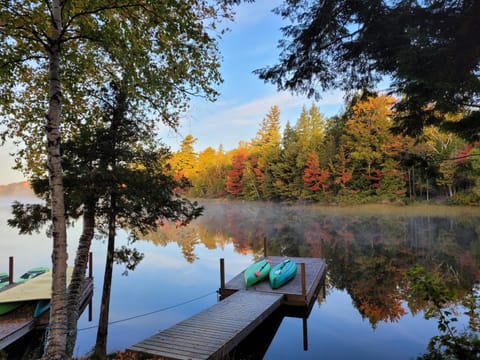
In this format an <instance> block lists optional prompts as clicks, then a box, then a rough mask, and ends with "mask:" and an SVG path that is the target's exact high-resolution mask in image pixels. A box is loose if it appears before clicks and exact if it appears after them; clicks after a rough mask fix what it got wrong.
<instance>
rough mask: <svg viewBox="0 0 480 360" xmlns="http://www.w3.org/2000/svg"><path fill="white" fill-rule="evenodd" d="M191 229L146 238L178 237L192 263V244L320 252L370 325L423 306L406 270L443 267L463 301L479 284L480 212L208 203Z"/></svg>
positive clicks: (257, 253)
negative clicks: (412, 293)
mask: <svg viewBox="0 0 480 360" xmlns="http://www.w3.org/2000/svg"><path fill="white" fill-rule="evenodd" d="M202 205H204V206H205V212H204V215H203V216H202V217H201V218H199V219H197V220H196V221H195V222H194V223H192V224H191V225H190V226H188V227H187V228H177V227H176V226H175V224H165V225H164V226H163V228H162V230H161V231H159V232H157V233H155V234H150V235H149V236H148V239H149V240H151V241H153V242H154V243H155V244H158V245H162V246H165V245H166V244H167V243H169V242H176V243H177V244H178V245H179V246H180V247H181V249H182V253H183V255H184V257H185V258H186V259H187V260H188V261H189V262H194V261H195V259H196V256H195V246H196V245H197V244H200V243H202V244H204V245H205V246H206V247H207V248H208V249H215V248H217V247H224V246H225V245H226V244H233V245H234V248H235V251H236V252H238V253H242V254H248V253H252V254H253V255H254V257H255V258H259V257H261V256H263V245H264V238H266V239H267V240H268V254H269V255H277V256H291V257H296V256H299V257H323V258H325V260H326V263H327V276H326V289H327V292H328V291H329V289H333V288H336V289H338V290H344V291H346V292H348V294H349V295H350V296H351V298H352V300H353V304H354V306H355V308H356V309H357V310H358V311H359V313H360V314H361V315H362V317H363V318H364V319H368V321H369V322H370V324H371V326H372V328H375V327H376V326H377V324H378V323H379V322H381V321H383V322H394V321H398V320H399V319H400V318H401V317H402V316H404V315H405V314H406V307H409V310H410V311H411V312H412V313H414V314H415V313H417V312H418V311H420V310H423V309H424V308H423V307H422V303H421V302H419V301H412V299H411V298H409V295H408V291H407V290H408V289H407V282H406V279H405V277H404V273H405V272H406V271H407V270H408V269H410V268H411V267H413V266H415V265H419V266H422V267H423V268H425V269H426V270H427V271H432V272H438V273H439V274H440V275H441V276H442V278H443V279H444V281H445V282H446V283H447V284H448V286H449V287H450V288H452V289H453V290H454V291H455V294H456V295H455V300H456V301H460V300H461V299H463V298H464V297H465V296H466V295H467V294H468V293H470V292H471V291H472V289H473V288H474V286H475V284H476V283H478V282H479V281H480V270H479V269H480V225H479V224H480V221H479V220H480V209H473V208H448V207H442V206H429V207H392V206H361V207H354V208H347V207H318V206H304V205H272V204H268V203H254V202H221V201H207V202H204V203H203V204H202Z"/></svg>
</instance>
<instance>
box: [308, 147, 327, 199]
mask: <svg viewBox="0 0 480 360" xmlns="http://www.w3.org/2000/svg"><path fill="white" fill-rule="evenodd" d="M329 176H330V171H328V169H323V170H322V169H320V165H319V159H318V155H317V153H316V152H314V151H310V152H309V153H308V155H307V163H306V168H305V170H304V172H303V181H304V183H305V186H306V187H307V188H308V189H309V190H311V191H318V190H320V188H322V190H323V192H325V190H326V189H328V188H329V187H330V185H329V184H328V178H329Z"/></svg>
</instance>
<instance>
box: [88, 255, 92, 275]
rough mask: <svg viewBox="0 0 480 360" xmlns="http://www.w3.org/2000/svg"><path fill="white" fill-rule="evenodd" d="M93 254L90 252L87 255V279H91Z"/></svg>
mask: <svg viewBox="0 0 480 360" xmlns="http://www.w3.org/2000/svg"><path fill="white" fill-rule="evenodd" d="M92 265H93V254H92V252H89V253H88V277H89V278H90V279H93V267H92Z"/></svg>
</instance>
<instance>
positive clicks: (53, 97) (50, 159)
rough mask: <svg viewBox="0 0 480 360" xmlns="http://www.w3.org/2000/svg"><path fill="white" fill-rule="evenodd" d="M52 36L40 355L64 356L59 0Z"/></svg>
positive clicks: (55, 4)
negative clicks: (48, 257) (45, 304)
mask: <svg viewBox="0 0 480 360" xmlns="http://www.w3.org/2000/svg"><path fill="white" fill-rule="evenodd" d="M52 19H53V24H52V29H51V30H52V37H51V38H50V48H49V104H48V113H47V125H46V137H47V164H48V172H49V184H50V200H51V204H52V213H51V216H52V229H53V231H52V237H53V250H52V299H51V304H50V322H49V326H48V332H47V343H46V348H45V352H44V355H43V358H44V359H65V357H66V354H65V348H66V327H67V326H66V324H67V311H66V305H67V304H66V300H67V296H66V278H67V276H66V273H67V258H68V255H67V232H66V221H65V202H64V189H63V182H62V165H61V158H60V117H61V102H62V92H61V81H60V52H61V48H60V37H61V34H62V6H61V1H60V0H54V1H53V2H52Z"/></svg>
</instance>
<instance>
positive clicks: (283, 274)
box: [269, 259, 297, 289]
mask: <svg viewBox="0 0 480 360" xmlns="http://www.w3.org/2000/svg"><path fill="white" fill-rule="evenodd" d="M296 274H297V263H296V262H295V261H293V260H290V259H286V260H284V261H282V262H281V263H279V264H277V265H275V266H274V267H273V268H272V269H271V270H270V274H269V280H270V286H271V287H272V289H278V288H279V287H282V286H283V285H285V284H286V283H287V282H289V281H290V280H292V279H293V278H294V277H295V275H296Z"/></svg>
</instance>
